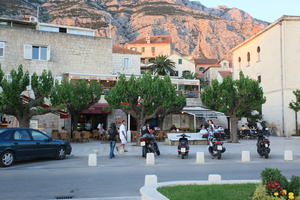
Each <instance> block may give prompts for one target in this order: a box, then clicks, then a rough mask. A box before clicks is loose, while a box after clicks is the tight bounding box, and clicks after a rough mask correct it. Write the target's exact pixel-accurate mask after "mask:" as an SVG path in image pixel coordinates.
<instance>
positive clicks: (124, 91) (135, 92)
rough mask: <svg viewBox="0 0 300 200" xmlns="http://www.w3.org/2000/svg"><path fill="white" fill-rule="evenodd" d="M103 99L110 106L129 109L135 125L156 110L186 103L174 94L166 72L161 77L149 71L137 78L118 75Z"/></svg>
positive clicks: (164, 112) (162, 111)
mask: <svg viewBox="0 0 300 200" xmlns="http://www.w3.org/2000/svg"><path fill="white" fill-rule="evenodd" d="M105 99H106V100H107V102H108V103H109V105H110V107H111V108H114V109H116V108H119V109H122V110H123V111H124V112H125V113H130V114H131V115H132V116H133V117H134V118H136V119H137V122H138V124H139V125H141V124H143V123H145V121H146V120H148V119H151V118H155V117H157V116H158V114H166V113H169V112H172V111H176V110H181V109H182V108H183V106H185V104H186V101H185V97H184V96H183V95H181V94H180V95H177V94H176V91H175V87H174V86H173V85H172V83H171V80H170V78H169V77H168V76H166V77H164V78H161V77H159V76H151V74H149V73H146V74H143V76H141V77H139V78H137V77H135V76H131V77H130V79H129V80H128V81H126V80H125V76H124V75H122V76H120V77H119V81H118V82H117V84H116V85H115V87H114V88H112V89H111V90H110V91H109V93H108V94H107V95H106V97H105Z"/></svg>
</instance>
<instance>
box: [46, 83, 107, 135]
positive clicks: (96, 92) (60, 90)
mask: <svg viewBox="0 0 300 200" xmlns="http://www.w3.org/2000/svg"><path fill="white" fill-rule="evenodd" d="M101 94H102V89H101V85H100V83H98V82H96V81H91V82H88V81H87V80H76V81H74V82H70V81H67V80H63V81H62V83H61V84H58V83H56V84H55V90H53V93H52V95H51V102H52V104H53V105H56V106H59V105H62V106H63V107H64V108H66V109H67V111H68V112H69V114H70V115H71V124H72V131H75V130H77V123H78V119H79V114H80V113H81V112H82V111H83V110H84V109H87V108H89V107H90V106H91V105H93V104H94V103H97V102H98V101H99V100H100V97H101Z"/></svg>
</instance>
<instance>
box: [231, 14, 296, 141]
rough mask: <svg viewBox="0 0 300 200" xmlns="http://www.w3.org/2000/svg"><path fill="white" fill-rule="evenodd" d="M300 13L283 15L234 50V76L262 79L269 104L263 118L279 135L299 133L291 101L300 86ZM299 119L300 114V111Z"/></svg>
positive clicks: (264, 108)
mask: <svg viewBox="0 0 300 200" xmlns="http://www.w3.org/2000/svg"><path fill="white" fill-rule="evenodd" d="M299 47H300V16H283V17H281V18H279V19H278V20H276V21H275V22H273V23H272V24H270V25H269V26H268V27H267V28H265V29H264V30H262V31H261V32H259V33H257V34H256V35H254V36H252V37H251V38H249V39H247V40H246V41H244V42H243V43H241V44H239V45H238V46H236V47H235V48H233V49H232V50H231V51H232V53H233V67H234V73H233V76H234V78H235V79H238V78H239V72H240V71H242V72H243V73H244V74H245V75H246V76H249V77H250V78H252V79H255V80H258V82H260V85H261V87H262V88H263V91H264V95H265V97H266V103H265V104H263V106H262V114H263V119H264V120H266V121H267V122H268V124H269V126H271V127H273V128H275V129H276V130H277V134H278V135H283V136H288V135H291V134H293V133H295V113H294V111H293V110H291V109H289V103H290V102H291V101H292V100H295V96H294V95H293V91H294V90H296V89H300V79H299V77H298V75H299V74H300V67H299V66H300V49H299ZM298 118H299V113H298Z"/></svg>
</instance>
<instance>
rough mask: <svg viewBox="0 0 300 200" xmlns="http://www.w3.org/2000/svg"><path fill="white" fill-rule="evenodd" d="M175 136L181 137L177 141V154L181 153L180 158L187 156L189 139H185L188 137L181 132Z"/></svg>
mask: <svg viewBox="0 0 300 200" xmlns="http://www.w3.org/2000/svg"><path fill="white" fill-rule="evenodd" d="M177 137H181V138H179V143H178V148H177V149H178V156H180V155H181V158H182V159H184V157H188V156H189V150H190V146H189V140H188V139H187V137H190V136H188V135H186V134H184V133H183V134H181V135H177Z"/></svg>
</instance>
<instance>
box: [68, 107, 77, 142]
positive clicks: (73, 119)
mask: <svg viewBox="0 0 300 200" xmlns="http://www.w3.org/2000/svg"><path fill="white" fill-rule="evenodd" d="M69 113H70V114H71V137H72V138H73V131H77V125H78V119H79V113H74V112H69Z"/></svg>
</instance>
